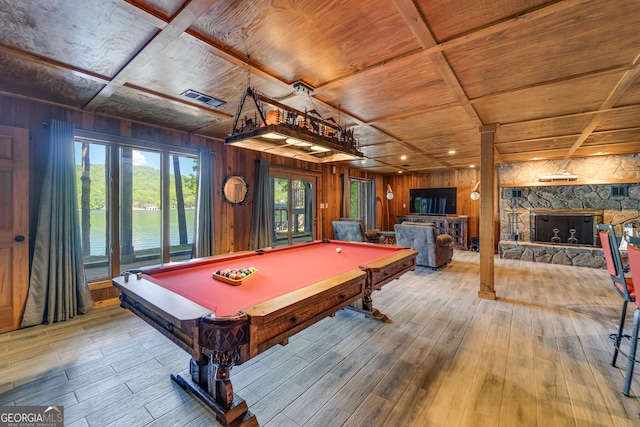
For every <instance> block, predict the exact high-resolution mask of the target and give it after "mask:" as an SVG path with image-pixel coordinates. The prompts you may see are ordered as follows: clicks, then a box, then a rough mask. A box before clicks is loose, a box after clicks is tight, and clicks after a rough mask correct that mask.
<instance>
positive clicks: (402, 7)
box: [393, 0, 500, 162]
mask: <svg viewBox="0 0 640 427" xmlns="http://www.w3.org/2000/svg"><path fill="white" fill-rule="evenodd" d="M393 2H394V4H395V5H396V7H397V8H398V11H399V12H400V15H402V18H403V19H404V22H405V24H406V25H407V26H408V27H409V29H410V30H411V32H412V33H413V35H414V36H415V38H416V39H417V40H418V43H420V46H422V48H423V49H424V50H427V49H431V48H434V47H437V46H438V42H437V41H436V39H435V37H434V36H433V34H432V33H431V30H430V29H429V27H428V26H427V22H426V20H425V18H424V16H423V15H422V13H421V11H420V10H419V9H418V7H417V6H416V4H415V3H414V2H413V0H393ZM428 57H429V59H430V60H431V62H432V64H433V65H434V67H435V68H436V71H437V72H438V73H439V74H440V77H441V78H442V80H444V82H445V84H446V85H447V87H448V88H449V90H450V91H451V93H453V96H454V97H455V99H456V100H457V101H458V102H459V103H460V105H461V106H462V108H463V109H464V110H465V112H466V113H467V116H468V117H469V119H470V120H471V122H472V123H473V125H474V126H475V127H477V128H482V127H483V126H484V123H483V122H482V120H481V119H480V116H479V115H478V112H477V111H476V109H475V108H474V107H473V105H472V104H471V103H470V102H469V97H468V96H467V94H466V92H465V91H464V88H463V87H462V85H461V84H460V81H459V80H458V77H457V76H456V74H455V72H454V71H453V69H452V68H451V65H450V64H449V62H448V61H447V58H446V57H445V55H444V53H443V52H442V51H440V50H439V49H438V50H436V51H430V52H429V54H428ZM494 151H495V152H494V156H496V158H497V161H498V162H499V161H500V153H498V151H497V150H494ZM440 162H442V161H440Z"/></svg>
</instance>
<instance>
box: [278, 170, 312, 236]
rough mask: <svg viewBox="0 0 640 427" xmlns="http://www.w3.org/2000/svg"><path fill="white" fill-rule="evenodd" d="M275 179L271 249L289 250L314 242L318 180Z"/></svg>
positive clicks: (281, 177) (302, 178)
mask: <svg viewBox="0 0 640 427" xmlns="http://www.w3.org/2000/svg"><path fill="white" fill-rule="evenodd" d="M273 175H274V176H272V178H271V191H272V195H273V208H272V215H273V234H272V236H271V238H272V245H273V246H274V247H276V246H288V245H293V244H296V243H303V242H311V241H313V240H314V236H315V233H314V230H315V228H314V227H315V218H316V214H315V203H314V200H315V188H316V179H315V178H313V177H303V176H295V175H293V174H273Z"/></svg>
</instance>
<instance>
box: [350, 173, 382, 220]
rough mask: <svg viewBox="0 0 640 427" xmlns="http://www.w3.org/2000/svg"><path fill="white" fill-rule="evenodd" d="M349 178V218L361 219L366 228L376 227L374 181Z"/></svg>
mask: <svg viewBox="0 0 640 427" xmlns="http://www.w3.org/2000/svg"><path fill="white" fill-rule="evenodd" d="M350 180H351V185H350V189H351V218H354V219H362V220H363V221H364V225H365V227H366V228H367V229H372V228H377V227H376V213H375V189H374V181H373V180H363V179H357V178H350Z"/></svg>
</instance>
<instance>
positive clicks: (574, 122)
mask: <svg viewBox="0 0 640 427" xmlns="http://www.w3.org/2000/svg"><path fill="white" fill-rule="evenodd" d="M0 21H1V22H2V25H1V26H0V91H1V92H3V93H11V94H17V95H20V96H24V97H28V98H33V99H39V100H44V101H47V102H53V103H57V104H62V105H68V106H72V107H75V108H79V109H82V110H85V111H92V112H96V113H101V114H107V115H112V116H119V117H125V118H127V119H130V120H135V121H141V122H147V123H151V124H156V125H161V126H165V127H171V128H175V129H179V130H183V131H187V132H191V133H194V134H200V135H205V136H209V137H215V138H220V139H222V138H224V136H226V134H227V133H228V132H229V130H230V129H231V120H232V117H233V114H234V113H235V111H236V109H237V107H238V103H239V101H240V99H241V96H242V93H243V92H244V90H245V88H246V87H247V81H248V76H249V73H250V82H251V85H252V86H253V87H255V88H256V89H257V90H259V91H260V92H262V93H264V94H266V95H267V96H269V97H272V98H277V99H278V100H279V101H280V102H282V103H283V104H286V105H289V106H292V107H295V108H298V109H300V110H304V109H305V108H307V109H312V108H314V109H316V110H318V111H320V112H321V113H322V115H323V116H324V117H325V118H329V117H331V118H334V119H335V120H337V121H339V122H340V123H345V124H347V125H349V126H353V129H354V131H355V134H356V137H357V139H358V140H359V142H360V145H361V149H362V151H363V152H364V154H365V159H366V160H365V161H364V162H360V161H358V162H354V163H353V166H355V167H359V168H365V169H369V170H371V171H374V172H379V173H397V171H398V170H402V171H405V172H429V171H438V170H443V169H447V168H459V169H463V168H468V167H469V165H471V164H475V165H478V164H479V163H480V158H479V156H480V137H479V133H478V129H479V127H480V126H483V125H494V124H495V125H497V128H496V129H497V130H496V134H495V141H496V143H495V153H496V159H497V161H498V162H509V163H510V162H522V161H528V160H532V159H534V158H544V159H560V160H561V159H565V160H568V159H570V158H573V157H585V156H591V155H596V154H597V153H601V152H605V153H607V154H626V153H637V152H640V78H638V74H639V73H640V64H639V62H640V31H639V30H638V22H640V2H639V1H637V0H616V1H611V0H564V1H544V0H475V1H469V0H447V1H433V0H361V1H357V0H351V1H342V0H299V1H296V0H271V1H269V0H235V1H233V0H192V1H186V0H147V1H141V0H110V1H105V0H29V1H23V0H0ZM248 55H249V56H250V59H251V61H250V64H251V66H250V67H248V66H247V57H248ZM297 81H302V82H304V83H306V84H308V85H310V86H312V87H313V88H314V90H313V93H312V94H311V96H309V95H307V94H305V93H303V92H299V91H298V92H295V91H294V90H293V83H294V82H297ZM189 89H191V90H194V91H197V92H200V93H202V94H206V95H209V96H211V97H215V98H217V99H220V100H222V101H225V103H224V104H223V105H221V106H219V107H213V106H209V105H206V104H204V103H201V102H199V101H195V100H193V99H190V98H187V97H185V96H182V95H181V94H183V93H184V92H185V91H187V90H189ZM450 151H455V154H451V153H450ZM401 156H406V159H403V158H402V157H401Z"/></svg>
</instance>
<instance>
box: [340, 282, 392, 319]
mask: <svg viewBox="0 0 640 427" xmlns="http://www.w3.org/2000/svg"><path fill="white" fill-rule="evenodd" d="M372 293H373V287H372V286H370V285H368V284H365V286H364V296H363V297H362V300H360V301H356V302H354V303H353V304H351V305H349V306H347V308H348V309H350V310H354V311H357V312H360V313H364V315H365V316H366V317H368V318H369V319H374V320H377V321H379V322H386V321H387V320H389V318H388V317H387V315H386V314H383V313H380V311H378V309H377V308H373V298H371V294H372Z"/></svg>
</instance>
